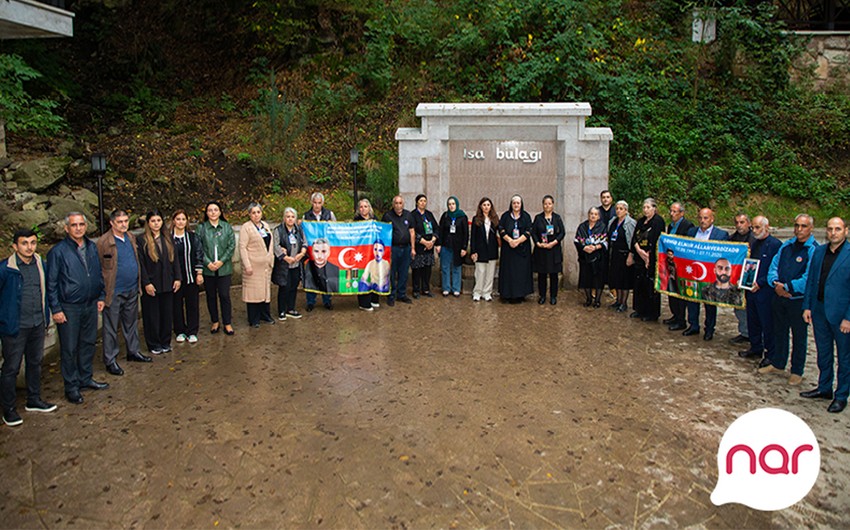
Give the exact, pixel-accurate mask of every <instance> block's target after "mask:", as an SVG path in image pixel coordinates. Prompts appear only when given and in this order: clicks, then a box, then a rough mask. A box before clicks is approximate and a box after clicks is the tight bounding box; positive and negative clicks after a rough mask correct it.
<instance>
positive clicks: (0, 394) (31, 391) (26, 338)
mask: <svg viewBox="0 0 850 530" xmlns="http://www.w3.org/2000/svg"><path fill="white" fill-rule="evenodd" d="M0 341H2V344H3V370H2V375H0V405H2V407H3V411H4V412H5V411H7V410H9V409H13V408H15V383H16V382H17V379H18V372H20V371H21V361H22V360H24V359H26V363H27V365H26V366H27V368H26V377H27V402H31V401H37V400H38V399H40V398H41V360H42V359H43V358H44V326H35V327H33V328H22V329H21V330H19V331H18V336H17V337H12V336H11V335H3V336H2V337H0Z"/></svg>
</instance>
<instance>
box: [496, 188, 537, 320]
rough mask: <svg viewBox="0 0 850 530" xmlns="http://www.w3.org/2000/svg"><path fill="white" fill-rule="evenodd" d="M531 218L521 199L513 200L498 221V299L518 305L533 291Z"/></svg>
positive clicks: (514, 197)
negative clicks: (499, 253)
mask: <svg viewBox="0 0 850 530" xmlns="http://www.w3.org/2000/svg"><path fill="white" fill-rule="evenodd" d="M531 225H532V223H531V216H530V215H528V213H526V211H525V209H524V208H523V206H522V197H520V196H519V195H514V196H513V197H511V207H510V209H509V210H508V211H507V212H505V213H503V214H502V217H501V219H499V237H500V238H501V239H502V259H501V261H500V262H499V296H500V297H501V298H502V300H503V301H507V302H510V303H512V304H518V303H520V302H522V301H523V299H524V298H525V297H526V296H528V295H530V294H531V293H533V292H534V278H533V276H534V275H533V272H532V267H531V228H532V227H531Z"/></svg>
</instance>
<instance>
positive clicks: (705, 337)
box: [702, 331, 714, 340]
mask: <svg viewBox="0 0 850 530" xmlns="http://www.w3.org/2000/svg"><path fill="white" fill-rule="evenodd" d="M713 338H714V332H713V331H706V332H705V335H703V336H702V340H711V339H713Z"/></svg>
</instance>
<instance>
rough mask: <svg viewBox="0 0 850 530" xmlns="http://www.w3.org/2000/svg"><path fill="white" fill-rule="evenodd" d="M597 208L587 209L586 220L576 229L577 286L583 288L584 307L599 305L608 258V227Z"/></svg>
mask: <svg viewBox="0 0 850 530" xmlns="http://www.w3.org/2000/svg"><path fill="white" fill-rule="evenodd" d="M600 217H601V216H600V214H599V208H596V207H595V206H594V207H593V208H591V209H590V210H588V212H587V221H584V222H583V223H581V224H580V225H578V228H577V229H576V237H575V245H576V252H578V286H579V289H584V296H585V302H584V306H585V307H590V306H591V305H592V306H593V307H599V306H600V304H601V299H602V286H603V285H604V284H603V282H604V279H605V267H606V266H607V264H608V260H607V259H606V256H605V251H606V249H607V248H608V227H606V226H605V223H603V222H602V220H601V219H600Z"/></svg>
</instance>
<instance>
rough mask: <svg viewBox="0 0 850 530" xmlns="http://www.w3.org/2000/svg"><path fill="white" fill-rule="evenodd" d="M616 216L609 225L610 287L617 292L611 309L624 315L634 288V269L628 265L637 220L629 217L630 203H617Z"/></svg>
mask: <svg viewBox="0 0 850 530" xmlns="http://www.w3.org/2000/svg"><path fill="white" fill-rule="evenodd" d="M614 212H615V214H616V215H615V216H614V218H612V219H611V221H610V222H609V223H608V254H609V259H608V263H609V268H608V286H609V287H610V288H611V289H616V290H617V300H616V301H615V302H614V303H613V304H611V309H615V310H616V311H617V312H618V313H622V312H623V311H626V310H627V309H628V302H629V291H631V290H632V287H633V286H634V278H635V273H634V267H633V266H629V265H626V261H627V260H628V258H629V254H630V252H629V247H630V244H631V241H632V236H633V235H634V233H635V220H634V219H633V218H632V216H630V215H629V203H627V202H626V201H617V205H616V206H615V207H614Z"/></svg>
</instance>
